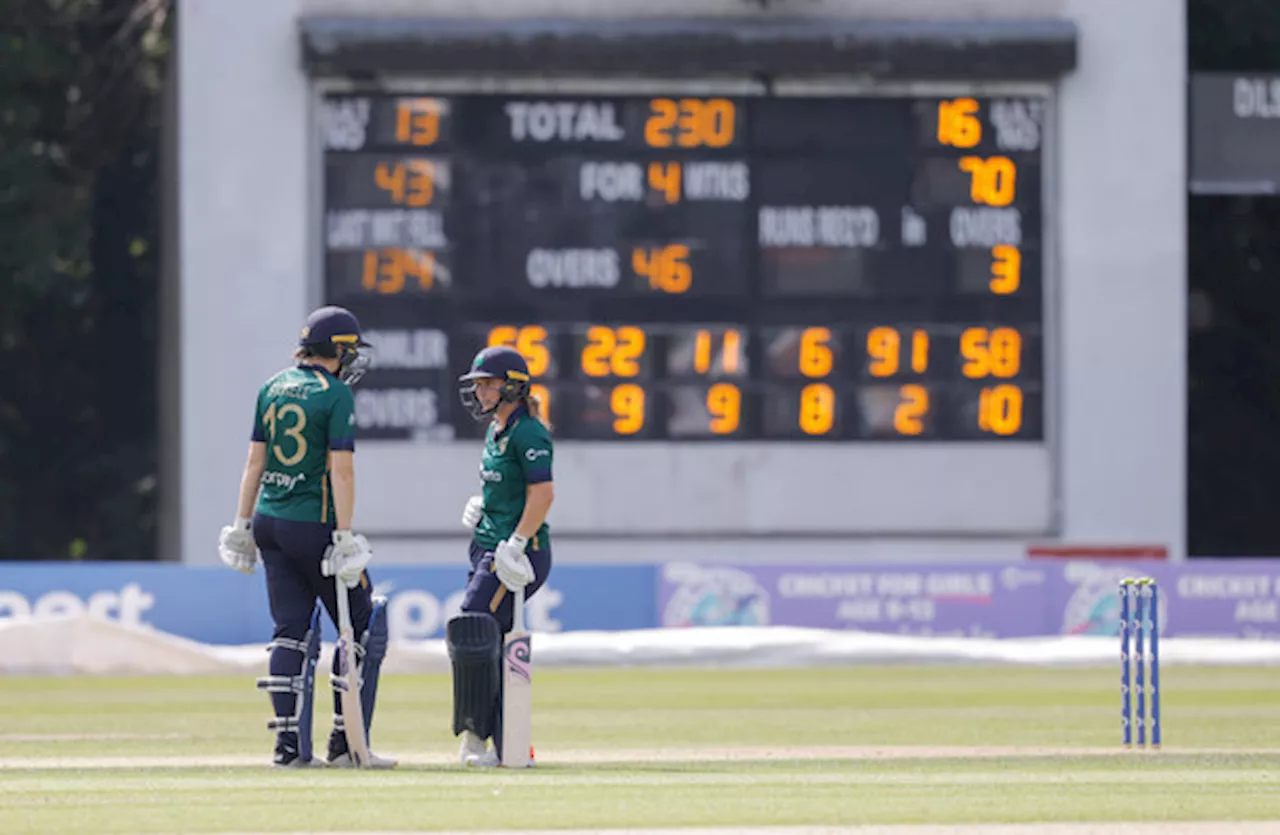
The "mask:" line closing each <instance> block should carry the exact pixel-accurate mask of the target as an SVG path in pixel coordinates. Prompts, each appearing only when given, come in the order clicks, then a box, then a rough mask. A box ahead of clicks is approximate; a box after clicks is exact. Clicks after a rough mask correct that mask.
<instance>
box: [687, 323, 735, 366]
mask: <svg viewBox="0 0 1280 835" xmlns="http://www.w3.org/2000/svg"><path fill="white" fill-rule="evenodd" d="M712 348H713V345H712V335H711V331H708V330H699V331H698V332H697V333H695V334H694V335H693V372H694V373H695V374H709V373H711V367H712V365H713V364H714V363H713V356H712ZM741 364H742V334H741V333H740V332H738V331H737V330H735V329H730V330H727V331H725V332H724V334H723V336H722V337H721V343H720V370H721V371H723V372H724V373H725V374H737V373H738V369H739V367H741Z"/></svg>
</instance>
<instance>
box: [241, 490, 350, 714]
mask: <svg viewBox="0 0 1280 835" xmlns="http://www.w3.org/2000/svg"><path fill="white" fill-rule="evenodd" d="M332 533H333V526H332V525H324V524H321V523H319V522H294V521H291V520H288V519H277V518H275V517H274V516H263V515H262V514H260V513H259V514H255V515H254V517H253V539H254V542H256V543H257V545H258V550H259V551H261V552H262V564H263V567H264V568H265V569H266V574H267V599H268V600H269V601H270V605H271V618H272V620H274V621H275V633H274V635H273V636H272V637H273V638H288V639H290V640H293V641H301V640H302V639H303V638H304V637H306V634H307V629H308V627H309V626H310V625H311V613H312V612H313V611H315V606H316V599H317V598H318V599H319V600H320V601H321V602H322V603H323V604H324V608H325V611H326V612H328V613H329V619H330V620H332V621H333V623H334V624H335V625H336V624H337V622H338V608H337V607H338V597H337V590H336V588H335V586H334V578H333V577H325V576H323V575H322V574H321V573H320V560H321V559H322V558H323V557H324V552H325V549H327V548H328V547H329V544H330V542H331V534H332ZM349 599H350V601H351V623H352V625H353V627H354V631H355V635H356V640H359V639H360V635H361V634H362V633H363V632H364V630H365V627H366V626H368V624H369V616H370V614H371V613H372V612H373V587H372V584H371V583H370V582H369V573H368V572H367V571H366V572H365V574H364V576H362V577H361V578H360V583H359V585H357V586H356V587H355V588H353V589H351V590H350V597H349ZM278 654H279V655H280V656H281V657H280V658H279V659H277V658H276V656H277V655H278ZM335 661H336V659H335ZM295 663H297V664H299V665H300V663H301V659H298V660H297V661H296V662H295V660H294V658H293V657H291V655H289V654H285V653H278V652H276V651H273V652H272V654H271V673H272V675H297V674H298V672H299V671H300V670H301V666H298V667H297V669H294V668H293V667H294V665H295ZM277 666H279V667H281V669H279V670H277V669H276V668H277ZM286 667H287V668H288V669H285V668H286ZM335 672H336V670H335ZM278 695H280V696H281V697H282V698H287V699H288V700H289V701H290V704H289V705H287V706H286V705H283V704H282V705H278V706H277V714H278V715H279V711H280V708H286V707H287V712H286V714H284V715H288V714H289V713H292V710H293V705H292V700H293V696H291V695H288V694H278ZM333 709H334V714H335V715H337V716H341V715H342V704H341V702H340V700H339V698H338V695H337V693H334V698H333Z"/></svg>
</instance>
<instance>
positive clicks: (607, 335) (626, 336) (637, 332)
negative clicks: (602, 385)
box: [581, 325, 645, 377]
mask: <svg viewBox="0 0 1280 835" xmlns="http://www.w3.org/2000/svg"><path fill="white" fill-rule="evenodd" d="M644 344H645V335H644V331H642V330H641V329H640V328H635V327H631V326H629V325H624V326H623V327H620V328H607V327H604V326H603V325H594V326H592V327H590V328H587V344H586V345H585V346H583V348H582V358H581V361H582V372H583V373H584V374H586V375H587V376H589V377H609V376H613V377H635V376H637V375H638V374H639V373H640V362H639V360H640V355H641V354H643V353H644Z"/></svg>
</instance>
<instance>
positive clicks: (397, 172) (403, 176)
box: [373, 159, 436, 208]
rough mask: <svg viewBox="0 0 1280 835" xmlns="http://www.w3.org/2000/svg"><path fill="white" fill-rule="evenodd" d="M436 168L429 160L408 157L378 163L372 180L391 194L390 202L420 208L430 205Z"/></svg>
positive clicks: (434, 187) (434, 184)
mask: <svg viewBox="0 0 1280 835" xmlns="http://www.w3.org/2000/svg"><path fill="white" fill-rule="evenodd" d="M435 172H436V168H435V165H434V164H433V163H432V162H431V161H430V160H425V159H410V160H404V161H401V162H397V163H394V164H392V165H388V164H387V163H385V162H380V163H378V167H377V168H375V169H374V171H373V181H374V183H375V184H377V186H378V188H380V189H382V190H383V191H385V192H387V193H388V194H390V195H391V202H393V203H397V204H399V205H402V206H410V207H413V208H421V207H423V206H430V205H431V200H432V198H433V197H435V190H436V178H435Z"/></svg>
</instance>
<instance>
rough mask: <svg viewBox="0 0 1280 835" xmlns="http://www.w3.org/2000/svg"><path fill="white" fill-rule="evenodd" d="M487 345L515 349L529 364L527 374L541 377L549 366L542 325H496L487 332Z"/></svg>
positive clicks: (548, 353)
mask: <svg viewBox="0 0 1280 835" xmlns="http://www.w3.org/2000/svg"><path fill="white" fill-rule="evenodd" d="M488 344H489V346H490V347H492V346H494V345H506V346H507V347H510V348H515V349H516V350H517V351H519V352H520V356H522V357H524V361H525V362H526V363H528V364H529V374H530V376H533V377H541V376H542V375H543V374H546V373H547V369H548V368H549V367H550V365H551V352H550V351H548V350H547V329H546V328H544V327H543V326H542V325H524V326H521V327H516V326H514V325H498V326H497V327H495V328H493V329H492V330H490V331H489V339H488Z"/></svg>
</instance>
